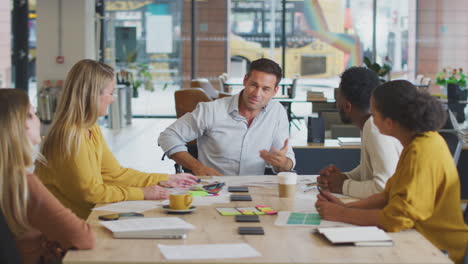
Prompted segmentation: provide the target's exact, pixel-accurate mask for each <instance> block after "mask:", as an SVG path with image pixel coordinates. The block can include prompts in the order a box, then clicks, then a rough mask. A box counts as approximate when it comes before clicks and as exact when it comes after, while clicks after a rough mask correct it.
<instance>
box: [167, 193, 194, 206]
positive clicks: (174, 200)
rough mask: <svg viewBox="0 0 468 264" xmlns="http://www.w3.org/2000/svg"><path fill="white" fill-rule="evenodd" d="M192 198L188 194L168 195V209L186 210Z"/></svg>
mask: <svg viewBox="0 0 468 264" xmlns="http://www.w3.org/2000/svg"><path fill="white" fill-rule="evenodd" d="M192 200H193V197H192V194H190V193H182V194H181V193H178V194H177V193H175V194H172V193H171V194H170V195H169V208H171V209H173V210H187V209H189V207H190V204H191V203H192Z"/></svg>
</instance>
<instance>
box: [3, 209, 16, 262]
mask: <svg viewBox="0 0 468 264" xmlns="http://www.w3.org/2000/svg"><path fill="white" fill-rule="evenodd" d="M0 245H1V246H0V263H4V264H19V263H21V257H20V254H19V253H18V249H17V248H16V241H15V238H14V237H13V234H12V233H11V231H10V228H9V227H8V225H7V223H6V221H5V218H4V217H3V213H2V210H0Z"/></svg>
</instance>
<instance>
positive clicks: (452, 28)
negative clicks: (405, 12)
mask: <svg viewBox="0 0 468 264" xmlns="http://www.w3.org/2000/svg"><path fill="white" fill-rule="evenodd" d="M418 4H419V6H418V19H419V23H418V35H417V56H418V57H417V62H418V72H417V73H418V74H424V76H428V77H431V78H432V79H433V80H434V79H435V76H436V74H437V73H438V72H440V71H441V70H442V68H444V67H447V66H451V67H456V68H460V67H462V68H463V70H464V71H465V73H466V72H467V71H468V50H467V49H468V1H467V0H449V1H447V0H445V1H444V0H419V1H418ZM410 44H411V43H410ZM433 83H434V81H433ZM438 88H439V87H438V86H436V85H433V86H432V87H431V89H432V91H434V92H437V89H438Z"/></svg>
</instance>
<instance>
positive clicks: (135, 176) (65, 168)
mask: <svg viewBox="0 0 468 264" xmlns="http://www.w3.org/2000/svg"><path fill="white" fill-rule="evenodd" d="M89 131H90V134H91V136H89V133H88V130H84V131H83V133H82V134H81V144H80V147H79V151H78V154H77V155H76V156H75V157H72V158H70V159H64V158H62V157H54V158H52V159H50V160H48V163H47V165H39V166H38V167H37V168H36V174H37V175H38V176H39V177H40V179H41V180H42V182H43V183H44V185H45V186H46V187H47V188H48V189H49V190H50V191H51V192H52V193H53V194H54V195H55V197H57V198H58V199H59V200H60V201H61V202H62V204H63V205H64V206H66V207H68V208H70V209H71V210H72V211H73V212H74V213H75V214H76V215H78V216H79V217H81V218H83V219H86V218H87V217H88V215H89V213H90V210H91V209H92V208H93V207H94V206H95V205H96V204H98V203H113V202H118V201H126V200H143V199H144V195H143V190H142V188H141V187H145V186H151V185H155V184H157V183H158V182H159V181H165V180H167V178H168V175H167V174H155V173H143V172H140V171H136V170H133V169H127V168H123V167H122V166H120V164H119V162H118V161H117V160H116V159H115V157H114V155H112V153H111V152H110V150H109V148H108V146H107V144H106V142H105V140H104V137H103V136H102V133H101V129H100V128H99V126H98V125H94V126H93V127H91V128H90V129H89Z"/></svg>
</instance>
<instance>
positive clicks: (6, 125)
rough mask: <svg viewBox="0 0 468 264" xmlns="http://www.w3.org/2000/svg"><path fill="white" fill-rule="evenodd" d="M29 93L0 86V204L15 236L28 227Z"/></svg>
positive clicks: (30, 158)
mask: <svg viewBox="0 0 468 264" xmlns="http://www.w3.org/2000/svg"><path fill="white" fill-rule="evenodd" d="M29 107H30V103H29V97H28V95H27V94H26V93H25V92H24V91H21V90H17V89H0V153H1V154H0V199H1V200H0V207H1V210H2V212H3V216H4V217H5V220H6V222H7V224H8V226H9V228H10V230H11V231H12V232H13V234H14V235H15V236H17V237H18V236H21V235H22V234H23V233H24V232H26V231H28V230H29V229H30V228H31V227H30V225H29V221H28V217H27V207H28V182H27V177H26V173H27V172H26V170H27V168H29V167H31V166H32V162H33V161H32V151H33V150H32V144H31V142H30V140H29V139H28V137H27V135H26V120H27V119H28V118H29V117H28V116H29Z"/></svg>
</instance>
